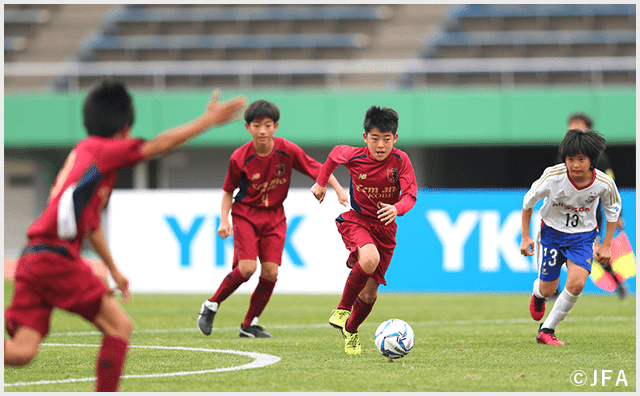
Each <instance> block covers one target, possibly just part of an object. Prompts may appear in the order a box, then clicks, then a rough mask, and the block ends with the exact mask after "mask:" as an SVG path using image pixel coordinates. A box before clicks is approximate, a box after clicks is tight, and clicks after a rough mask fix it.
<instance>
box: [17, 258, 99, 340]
mask: <svg viewBox="0 0 640 396" xmlns="http://www.w3.org/2000/svg"><path fill="white" fill-rule="evenodd" d="M109 292H110V291H109V288H108V287H107V285H105V283H104V282H103V281H102V280H101V279H100V278H98V277H97V276H96V275H95V274H94V273H93V271H92V270H91V267H90V266H89V265H87V264H85V263H84V261H82V259H72V258H71V257H68V256H66V255H63V254H59V253H54V252H40V253H30V254H23V255H22V256H21V257H20V259H19V260H18V263H17V266H16V273H15V281H14V290H13V298H12V300H11V305H10V306H9V308H7V310H6V311H5V314H4V317H5V327H6V329H7V331H8V332H9V335H10V336H13V334H14V333H15V331H16V329H17V328H18V327H19V326H26V327H30V328H32V329H34V330H36V331H37V332H38V333H40V335H42V337H43V338H44V337H45V336H46V335H47V333H48V332H49V322H50V319H51V311H52V310H53V308H59V309H63V310H65V311H69V312H72V313H76V314H78V315H80V316H82V317H83V318H85V319H86V320H88V321H89V322H93V321H94V320H95V318H96V316H97V315H98V313H99V311H100V304H101V302H102V296H103V295H105V294H107V293H109Z"/></svg>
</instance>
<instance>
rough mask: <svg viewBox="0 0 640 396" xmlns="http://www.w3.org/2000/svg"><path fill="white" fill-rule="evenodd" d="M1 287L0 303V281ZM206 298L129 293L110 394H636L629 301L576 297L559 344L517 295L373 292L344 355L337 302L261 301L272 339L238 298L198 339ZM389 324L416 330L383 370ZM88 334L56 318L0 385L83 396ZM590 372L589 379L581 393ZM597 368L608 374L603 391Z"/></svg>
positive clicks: (82, 325) (81, 325) (90, 348)
mask: <svg viewBox="0 0 640 396" xmlns="http://www.w3.org/2000/svg"><path fill="white" fill-rule="evenodd" d="M4 288H5V290H4V301H5V307H6V305H7V304H8V303H9V301H10V297H11V283H10V282H6V281H5V285H4ZM207 297H209V296H208V295H196V294H193V295H146V294H141V295H135V297H134V301H133V302H132V303H130V304H127V305H126V306H125V309H126V310H127V312H128V313H129V315H130V316H131V317H132V319H133V322H134V324H135V329H134V333H133V336H132V342H131V348H130V349H129V354H128V355H127V361H126V366H125V372H124V375H125V378H123V379H122V382H121V385H120V390H121V391H128V392H139V391H164V392H197V391H207V392H267V391H275V392H294V391H295V392H299V391H302V392H321V391H330V392H342V391H349V392H365V391H366V392H377V391H380V392H386V391H393V392H414V391H417V392H448V391H464V392H469V391H471V392H483V391H515V392H528V391H625V392H635V390H636V298H635V296H632V297H628V298H627V299H626V300H624V301H622V302H621V301H618V299H617V298H616V297H615V296H613V295H585V296H582V297H581V298H580V301H579V302H578V304H577V305H576V306H575V308H574V309H573V311H572V313H571V315H570V316H569V318H568V319H567V320H565V321H564V322H563V323H562V324H561V325H560V326H559V327H558V330H557V331H556V334H557V336H558V338H559V339H561V340H562V341H564V342H565V343H566V344H567V345H565V346H563V347H559V346H547V345H540V344H537V343H536V341H535V334H536V331H537V328H538V324H537V323H536V322H534V321H533V320H532V319H531V318H530V317H529V308H528V305H529V298H530V297H529V295H525V294H521V295H487V294H481V295H473V294H452V295H448V294H382V293H381V294H380V295H379V297H378V301H377V303H376V306H375V308H374V310H373V312H372V313H371V315H370V316H369V318H368V319H367V320H366V321H365V323H364V324H363V325H362V326H361V327H360V337H361V343H362V355H356V356H350V355H346V354H344V351H343V347H344V344H343V340H342V336H341V335H340V333H339V332H338V331H337V330H335V329H333V328H331V327H330V326H329V325H328V324H327V319H328V317H329V315H330V313H331V310H332V309H334V308H335V306H336V304H337V303H338V300H339V296H337V295H313V296H301V295H275V296H273V297H272V299H271V302H270V303H269V305H268V306H267V308H266V310H265V312H264V313H263V315H262V317H261V318H260V324H261V325H263V326H264V327H265V329H266V330H267V331H269V332H270V333H271V334H273V336H274V338H273V339H246V338H239V337H238V325H239V324H240V322H241V321H242V319H243V318H244V315H245V313H246V310H247V307H248V303H249V296H248V295H232V296H231V297H230V298H229V299H228V300H227V301H225V302H224V303H223V304H222V305H221V307H220V310H219V311H218V315H217V316H216V319H215V322H214V326H215V328H214V332H213V334H212V335H211V336H209V337H205V336H204V335H202V334H201V333H200V332H199V331H198V330H197V328H196V318H197V315H198V310H199V308H200V304H201V303H202V301H203V300H204V299H205V298H207ZM550 308H551V305H550V304H549V305H548V308H547V310H549V309H550ZM389 318H400V319H403V320H405V321H407V322H408V323H409V324H410V325H411V326H412V327H413V329H414V331H415V334H416V344H415V347H414V348H413V350H412V351H411V353H410V354H409V355H408V356H407V357H405V358H403V359H399V360H397V361H394V362H393V363H391V362H389V361H388V360H387V359H386V358H384V357H383V356H382V355H380V353H379V352H378V351H377V350H376V348H375V345H374V343H373V332H374V331H375V329H376V327H377V326H378V324H379V323H381V322H382V321H384V320H385V319H389ZM6 336H7V335H6V332H5V337H6ZM100 339H101V337H100V335H99V333H97V332H96V331H95V328H93V326H92V325H91V324H88V323H86V322H84V321H83V320H82V319H80V318H78V317H76V316H72V315H69V314H66V313H64V312H59V311H58V312H56V313H55V314H54V316H53V321H52V326H51V333H50V334H49V336H48V337H47V338H46V339H45V341H44V344H43V346H42V347H41V348H40V353H39V355H38V356H37V357H36V358H35V359H34V361H33V362H32V363H31V364H30V365H29V366H27V367H24V368H13V367H7V366H5V369H4V384H5V387H4V390H5V391H10V392H13V391H16V392H20V391H28V392H70V391H92V390H93V389H94V380H93V379H92V378H93V377H94V376H95V371H94V366H95V359H96V353H97V349H98V348H97V346H98V345H99V343H100ZM70 345H71V346H70ZM227 351H240V352H243V353H257V354H263V355H258V356H257V357H256V356H255V355H251V356H247V355H246V354H238V353H237V352H236V353H231V352H227ZM264 355H271V356H274V357H277V358H279V359H280V360H279V361H277V362H275V363H273V360H277V359H274V358H271V359H272V360H269V359H266V360H265V356H264ZM267 358H268V356H267ZM261 364H264V366H262V367H254V366H259V365H261ZM245 365H246V367H244V368H245V369H241V368H243V367H239V366H245ZM576 370H582V371H583V372H584V373H585V374H586V384H584V385H583V386H579V387H578V386H575V385H572V382H571V377H572V373H574V372H575V371H576ZM594 370H597V376H598V380H597V381H596V383H595V385H594V386H591V384H592V383H594V378H593V377H594ZM603 370H611V372H606V371H604V372H603ZM603 373H605V374H606V376H608V377H611V379H609V380H606V381H605V385H604V386H603V385H602V378H601V377H602V374H603ZM621 376H622V377H621ZM576 378H577V379H582V377H576ZM622 378H624V380H626V384H627V386H625V381H623V380H622ZM33 383H36V384H33ZM616 385H617V386H616Z"/></svg>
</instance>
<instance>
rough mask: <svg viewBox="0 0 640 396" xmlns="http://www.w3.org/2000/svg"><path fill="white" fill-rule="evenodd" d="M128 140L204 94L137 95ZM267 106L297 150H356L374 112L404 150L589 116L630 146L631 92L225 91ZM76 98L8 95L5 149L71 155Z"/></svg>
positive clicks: (219, 143) (212, 137) (549, 132)
mask: <svg viewBox="0 0 640 396" xmlns="http://www.w3.org/2000/svg"><path fill="white" fill-rule="evenodd" d="M132 93H133V97H134V103H135V106H136V122H135V124H134V127H133V131H132V134H133V135H134V136H139V137H142V138H145V139H149V138H152V137H153V136H155V135H156V134H157V133H159V132H161V131H163V130H165V129H168V128H171V127H174V126H177V125H180V124H183V123H185V122H187V121H189V120H190V119H192V118H194V117H197V116H198V115H199V114H201V113H202V111H203V110H204V106H205V103H206V101H207V99H208V97H209V95H210V92H208V91H185V92H177V91H167V92H152V91H135V90H132ZM237 94H243V95H246V96H247V98H248V99H249V101H253V100H257V99H266V100H270V101H272V102H274V103H276V104H277V105H278V107H279V108H280V111H281V119H280V126H279V128H278V132H277V136H280V137H283V138H286V139H290V140H292V141H294V142H296V143H297V144H299V145H301V146H334V145H336V144H338V143H340V144H360V143H361V142H362V137H361V136H362V135H361V134H362V131H363V129H362V122H363V120H364V113H365V111H366V110H367V108H369V107H370V106H371V105H378V106H388V107H392V108H394V109H395V110H396V111H398V113H399V115H400V127H399V130H398V133H399V138H400V139H401V140H402V145H403V146H467V145H518V146H521V145H557V144H558V136H559V135H558V134H559V133H562V131H563V130H564V125H566V119H567V116H568V115H569V114H570V113H573V112H576V111H582V112H585V113H588V114H590V115H591V116H592V117H593V118H594V119H595V120H596V125H595V129H597V130H601V131H603V132H605V135H606V137H607V140H608V141H609V144H621V145H631V144H635V140H636V128H635V126H636V93H635V87H625V88H600V89H566V88H563V89H560V88H546V89H541V88H536V89H509V90H503V89H490V88H485V89H429V90H411V91H408V90H397V91H389V90H347V91H345V90H337V91H331V90H298V89H296V90H264V91H262V90H250V91H248V92H247V91H242V92H240V91H225V92H223V96H222V99H226V98H229V97H231V96H234V95H237ZM85 95H86V92H83V93H74V94H37V95H35V94H5V97H4V99H5V100H4V144H5V148H37V147H72V146H73V145H74V144H75V143H76V142H77V141H78V140H79V139H82V138H84V137H85V136H86V133H85V131H84V128H83V125H82V110H81V109H82V101H83V100H84V97H85ZM247 138H248V136H247V133H246V131H245V130H244V128H243V127H242V125H241V124H240V123H233V124H229V125H225V126H223V127H221V128H219V129H217V130H216V131H215V132H209V133H205V134H203V135H201V136H199V137H198V138H196V139H194V140H193V141H191V142H189V143H188V144H187V145H188V146H193V147H237V146H239V145H241V144H244V143H246V142H247Z"/></svg>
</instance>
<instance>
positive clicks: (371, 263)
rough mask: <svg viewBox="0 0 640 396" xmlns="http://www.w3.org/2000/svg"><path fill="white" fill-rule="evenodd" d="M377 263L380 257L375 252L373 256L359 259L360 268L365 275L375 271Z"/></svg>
mask: <svg viewBox="0 0 640 396" xmlns="http://www.w3.org/2000/svg"><path fill="white" fill-rule="evenodd" d="M379 263H380V255H379V254H378V253H377V252H376V253H375V254H369V255H367V256H365V257H362V258H361V259H360V267H362V269H363V270H364V272H366V273H367V274H372V273H373V271H375V270H376V267H378V264H379Z"/></svg>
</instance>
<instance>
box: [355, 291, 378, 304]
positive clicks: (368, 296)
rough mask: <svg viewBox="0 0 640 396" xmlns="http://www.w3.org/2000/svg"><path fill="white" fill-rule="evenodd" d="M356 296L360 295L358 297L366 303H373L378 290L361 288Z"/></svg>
mask: <svg viewBox="0 0 640 396" xmlns="http://www.w3.org/2000/svg"><path fill="white" fill-rule="evenodd" d="M358 297H360V299H361V300H362V301H364V302H365V303H366V304H373V303H374V302H375V301H376V299H377V298H378V292H377V291H375V290H374V291H365V290H363V291H362V292H361V293H360V295H359V296H358Z"/></svg>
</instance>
